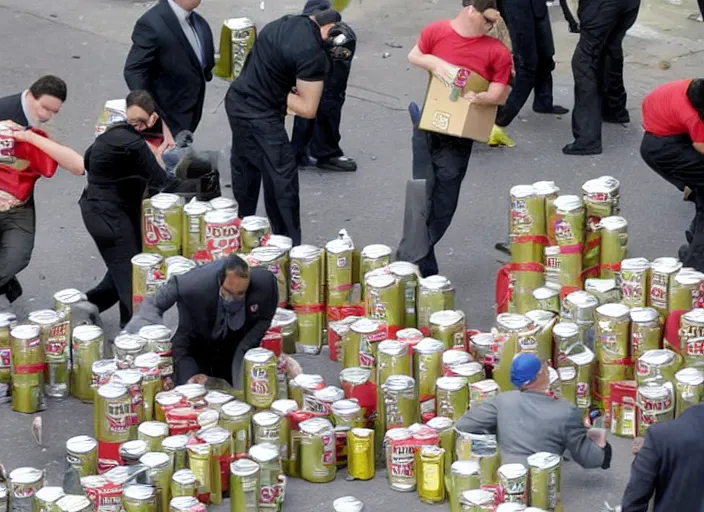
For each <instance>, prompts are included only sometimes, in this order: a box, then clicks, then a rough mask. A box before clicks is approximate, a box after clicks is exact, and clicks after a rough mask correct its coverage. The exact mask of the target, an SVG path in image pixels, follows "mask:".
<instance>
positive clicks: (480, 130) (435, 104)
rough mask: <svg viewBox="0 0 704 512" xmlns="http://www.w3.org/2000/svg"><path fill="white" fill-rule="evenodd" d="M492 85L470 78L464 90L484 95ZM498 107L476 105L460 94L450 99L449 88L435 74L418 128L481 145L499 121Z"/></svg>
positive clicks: (474, 76) (479, 77)
mask: <svg viewBox="0 0 704 512" xmlns="http://www.w3.org/2000/svg"><path fill="white" fill-rule="evenodd" d="M488 88H489V82H488V81H487V80H486V79H485V78H483V77H482V76H480V75H478V74H476V73H472V74H470V75H469V80H468V81H467V86H466V87H465V89H464V90H465V91H473V92H484V91H486V90H487V89H488ZM496 110H497V107H496V106H495V105H492V106H488V105H474V104H470V103H469V101H467V100H466V99H464V98H463V97H462V96H461V95H460V97H459V98H458V99H457V101H451V100H450V87H449V86H448V85H446V84H445V83H444V82H443V81H442V80H440V79H439V78H437V77H436V76H435V75H432V74H431V75H430V81H429V82H428V90H427V92H426V93H425V104H424V105H423V113H422V115H421V118H420V124H419V125H418V127H419V128H420V129H421V130H427V131H430V132H437V133H444V134H446V135H454V136H455V137H462V138H465V139H473V140H476V141H478V142H487V141H488V140H489V135H491V129H492V128H493V126H494V122H495V121H496Z"/></svg>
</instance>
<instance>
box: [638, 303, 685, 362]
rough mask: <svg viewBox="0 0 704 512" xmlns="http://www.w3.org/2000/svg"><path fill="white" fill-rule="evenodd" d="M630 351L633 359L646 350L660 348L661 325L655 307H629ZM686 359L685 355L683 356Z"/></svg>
mask: <svg viewBox="0 0 704 512" xmlns="http://www.w3.org/2000/svg"><path fill="white" fill-rule="evenodd" d="M630 334H631V351H630V357H631V359H632V360H633V361H636V360H638V358H639V357H640V356H642V355H643V353H645V352H646V351H647V350H657V349H659V348H662V334H663V326H662V321H661V319H660V314H659V313H658V311H657V310H656V309H655V308H633V309H631V333H630ZM685 359H686V356H685Z"/></svg>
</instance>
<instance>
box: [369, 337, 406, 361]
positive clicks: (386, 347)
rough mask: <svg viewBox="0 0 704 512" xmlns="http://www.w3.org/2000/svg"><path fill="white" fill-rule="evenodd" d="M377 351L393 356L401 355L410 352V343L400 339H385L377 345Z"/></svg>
mask: <svg viewBox="0 0 704 512" xmlns="http://www.w3.org/2000/svg"><path fill="white" fill-rule="evenodd" d="M377 352H378V353H380V354H385V355H387V356H391V357H400V356H404V355H406V354H407V353H408V345H406V344H405V343H402V342H400V341H398V340H384V341H382V342H381V343H379V345H378V346H377Z"/></svg>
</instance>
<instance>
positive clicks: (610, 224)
mask: <svg viewBox="0 0 704 512" xmlns="http://www.w3.org/2000/svg"><path fill="white" fill-rule="evenodd" d="M598 233H599V234H600V235H601V245H600V247H599V249H598V251H597V253H600V254H598V257H599V258H600V261H597V262H598V263H600V265H601V267H600V268H601V271H600V277H601V278H602V279H611V278H614V277H616V274H617V269H618V267H619V265H620V263H621V262H622V261H623V260H624V258H625V257H626V253H627V251H628V222H627V221H626V219H624V218H623V217H617V216H609V217H604V218H603V219H601V221H600V222H599V224H598ZM589 263H594V260H591V261H589V262H585V267H586V268H589V267H590V266H592V265H589V266H587V265H588V264H589Z"/></svg>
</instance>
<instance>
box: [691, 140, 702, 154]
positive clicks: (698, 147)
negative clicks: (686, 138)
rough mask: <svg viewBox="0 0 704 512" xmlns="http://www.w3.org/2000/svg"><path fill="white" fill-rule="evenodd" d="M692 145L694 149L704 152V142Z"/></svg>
mask: <svg viewBox="0 0 704 512" xmlns="http://www.w3.org/2000/svg"><path fill="white" fill-rule="evenodd" d="M692 146H694V149H696V150H697V151H699V152H700V153H702V154H704V142H695V143H693V144H692Z"/></svg>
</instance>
